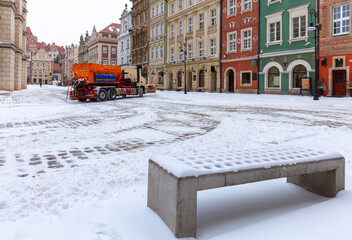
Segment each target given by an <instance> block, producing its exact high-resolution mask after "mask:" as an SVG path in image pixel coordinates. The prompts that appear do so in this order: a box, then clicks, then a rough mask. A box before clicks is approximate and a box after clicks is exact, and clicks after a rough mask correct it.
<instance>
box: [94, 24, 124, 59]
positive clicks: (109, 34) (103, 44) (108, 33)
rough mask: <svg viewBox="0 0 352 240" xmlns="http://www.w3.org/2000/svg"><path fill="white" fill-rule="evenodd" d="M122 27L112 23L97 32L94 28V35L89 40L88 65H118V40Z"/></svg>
mask: <svg viewBox="0 0 352 240" xmlns="http://www.w3.org/2000/svg"><path fill="white" fill-rule="evenodd" d="M120 29H121V25H120V24H117V23H111V24H110V25H109V26H107V27H106V28H104V29H103V30H101V31H100V32H97V30H96V28H95V26H94V27H93V31H92V35H91V36H90V37H89V38H88V39H89V40H88V63H97V64H104V65H117V58H118V52H117V38H118V36H119V34H120Z"/></svg>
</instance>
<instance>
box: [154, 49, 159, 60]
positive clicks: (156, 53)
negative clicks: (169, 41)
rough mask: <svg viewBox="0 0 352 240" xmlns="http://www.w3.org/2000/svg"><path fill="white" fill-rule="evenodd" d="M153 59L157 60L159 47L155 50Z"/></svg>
mask: <svg viewBox="0 0 352 240" xmlns="http://www.w3.org/2000/svg"><path fill="white" fill-rule="evenodd" d="M155 58H156V59H158V58H159V47H156V48H155Z"/></svg>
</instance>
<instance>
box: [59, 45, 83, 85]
mask: <svg viewBox="0 0 352 240" xmlns="http://www.w3.org/2000/svg"><path fill="white" fill-rule="evenodd" d="M78 58H79V57H78V46H77V45H74V44H71V45H70V46H67V47H66V50H65V64H64V65H65V73H64V77H63V82H64V85H67V84H68V82H69V81H70V80H72V79H73V72H72V65H73V64H76V63H79V59H78Z"/></svg>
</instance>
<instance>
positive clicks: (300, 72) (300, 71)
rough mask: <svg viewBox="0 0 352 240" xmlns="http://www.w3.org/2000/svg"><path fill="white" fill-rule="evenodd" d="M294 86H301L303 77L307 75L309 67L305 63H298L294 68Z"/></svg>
mask: <svg viewBox="0 0 352 240" xmlns="http://www.w3.org/2000/svg"><path fill="white" fill-rule="evenodd" d="M292 74H293V86H292V87H293V88H300V87H301V78H303V77H307V69H306V68H305V67H304V66H303V65H298V66H296V67H295V68H294V69H293V73H292Z"/></svg>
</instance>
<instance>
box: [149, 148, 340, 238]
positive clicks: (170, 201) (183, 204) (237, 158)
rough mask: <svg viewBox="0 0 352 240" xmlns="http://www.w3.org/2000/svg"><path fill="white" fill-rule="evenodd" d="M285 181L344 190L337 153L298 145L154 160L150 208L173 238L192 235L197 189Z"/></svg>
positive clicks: (331, 193) (324, 190)
mask: <svg viewBox="0 0 352 240" xmlns="http://www.w3.org/2000/svg"><path fill="white" fill-rule="evenodd" d="M283 177H286V178H287V182H289V183H294V184H296V185H298V186H300V187H302V188H304V189H306V190H308V191H311V192H313V193H316V194H319V195H321V196H325V197H335V196H336V194H337V193H338V192H339V191H341V190H344V189H345V159H344V158H343V156H342V155H341V154H339V153H336V152H328V151H325V150H314V149H311V148H302V147H297V146H276V147H265V148H260V149H252V150H238V151H226V152H217V153H202V154H201V153H193V154H180V155H172V156H159V157H153V158H152V159H150V160H149V173H148V207H150V208H151V209H152V210H154V212H156V213H157V214H158V215H159V216H160V217H161V218H162V219H163V221H164V222H165V223H166V225H167V226H168V227H169V228H170V230H171V231H172V232H173V233H174V235H175V236H176V237H177V238H184V237H196V226H197V191H202V190H207V189H213V188H219V187H225V186H232V185H238V184H244V183H251V182H257V181H263V180H269V179H276V178H283Z"/></svg>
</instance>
